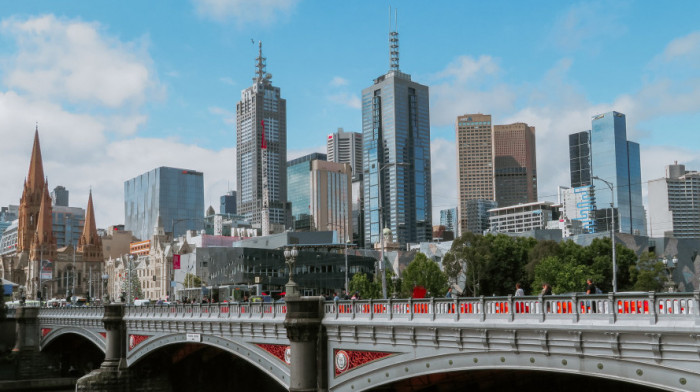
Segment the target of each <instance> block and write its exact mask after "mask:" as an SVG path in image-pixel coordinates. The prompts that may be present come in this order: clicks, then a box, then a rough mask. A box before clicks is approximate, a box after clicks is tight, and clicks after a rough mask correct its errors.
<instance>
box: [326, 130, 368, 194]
mask: <svg viewBox="0 0 700 392" xmlns="http://www.w3.org/2000/svg"><path fill="white" fill-rule="evenodd" d="M326 152H327V154H328V162H339V163H349V164H350V167H351V168H352V180H353V181H357V180H361V179H362V134H361V133H359V132H345V131H344V130H343V128H338V132H334V133H331V134H330V135H328V139H327V140H326Z"/></svg>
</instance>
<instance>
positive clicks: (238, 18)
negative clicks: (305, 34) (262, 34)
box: [193, 0, 298, 26]
mask: <svg viewBox="0 0 700 392" xmlns="http://www.w3.org/2000/svg"><path fill="white" fill-rule="evenodd" d="M193 2H194V5H195V8H196V9H197V12H198V13H199V15H201V16H203V17H206V18H210V19H213V20H216V21H218V22H223V21H226V20H229V19H232V20H234V21H235V22H236V23H237V24H238V25H239V26H243V25H248V24H252V23H257V24H263V25H269V24H272V23H273V22H275V21H277V20H279V19H283V18H286V17H287V16H289V15H290V14H291V13H292V11H294V8H295V7H296V4H297V2H298V1H297V0H193Z"/></svg>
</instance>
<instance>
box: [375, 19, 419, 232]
mask: <svg viewBox="0 0 700 392" xmlns="http://www.w3.org/2000/svg"><path fill="white" fill-rule="evenodd" d="M389 42H390V67H389V72H387V73H386V74H385V75H382V76H380V77H378V78H377V79H375V80H374V84H373V85H372V86H370V87H367V88H366V89H364V90H362V155H363V157H362V158H363V159H362V171H363V175H364V185H363V194H364V214H365V227H364V230H365V245H366V246H371V244H375V243H378V242H379V241H380V235H381V233H382V227H385V228H388V229H390V230H391V231H392V233H393V235H394V242H398V243H400V244H406V243H409V242H423V241H430V240H431V239H432V195H431V172H430V108H429V97H428V86H424V85H422V84H418V83H416V82H413V81H411V75H408V74H406V73H403V72H401V71H400V70H399V47H398V44H399V41H398V32H397V31H395V30H394V31H392V32H390V34H389Z"/></svg>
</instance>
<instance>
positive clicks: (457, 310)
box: [452, 298, 460, 321]
mask: <svg viewBox="0 0 700 392" xmlns="http://www.w3.org/2000/svg"><path fill="white" fill-rule="evenodd" d="M452 306H453V307H454V310H455V321H459V317H460V308H459V299H457V298H453V299H452Z"/></svg>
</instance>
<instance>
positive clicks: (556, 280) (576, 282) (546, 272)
mask: <svg viewBox="0 0 700 392" xmlns="http://www.w3.org/2000/svg"><path fill="white" fill-rule="evenodd" d="M592 275H593V273H592V269H591V267H589V266H587V265H585V264H582V263H578V262H576V260H574V259H566V260H562V259H561V257H558V256H549V257H546V258H545V259H543V260H541V261H540V262H539V263H538V264H537V266H536V267H535V280H534V281H533V283H532V292H533V294H539V292H540V289H541V288H542V285H543V284H544V283H549V284H550V285H551V286H552V292H553V293H554V294H563V293H569V292H580V291H582V290H583V287H584V286H583V285H584V284H585V282H586V279H588V278H590V277H591V276H592Z"/></svg>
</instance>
